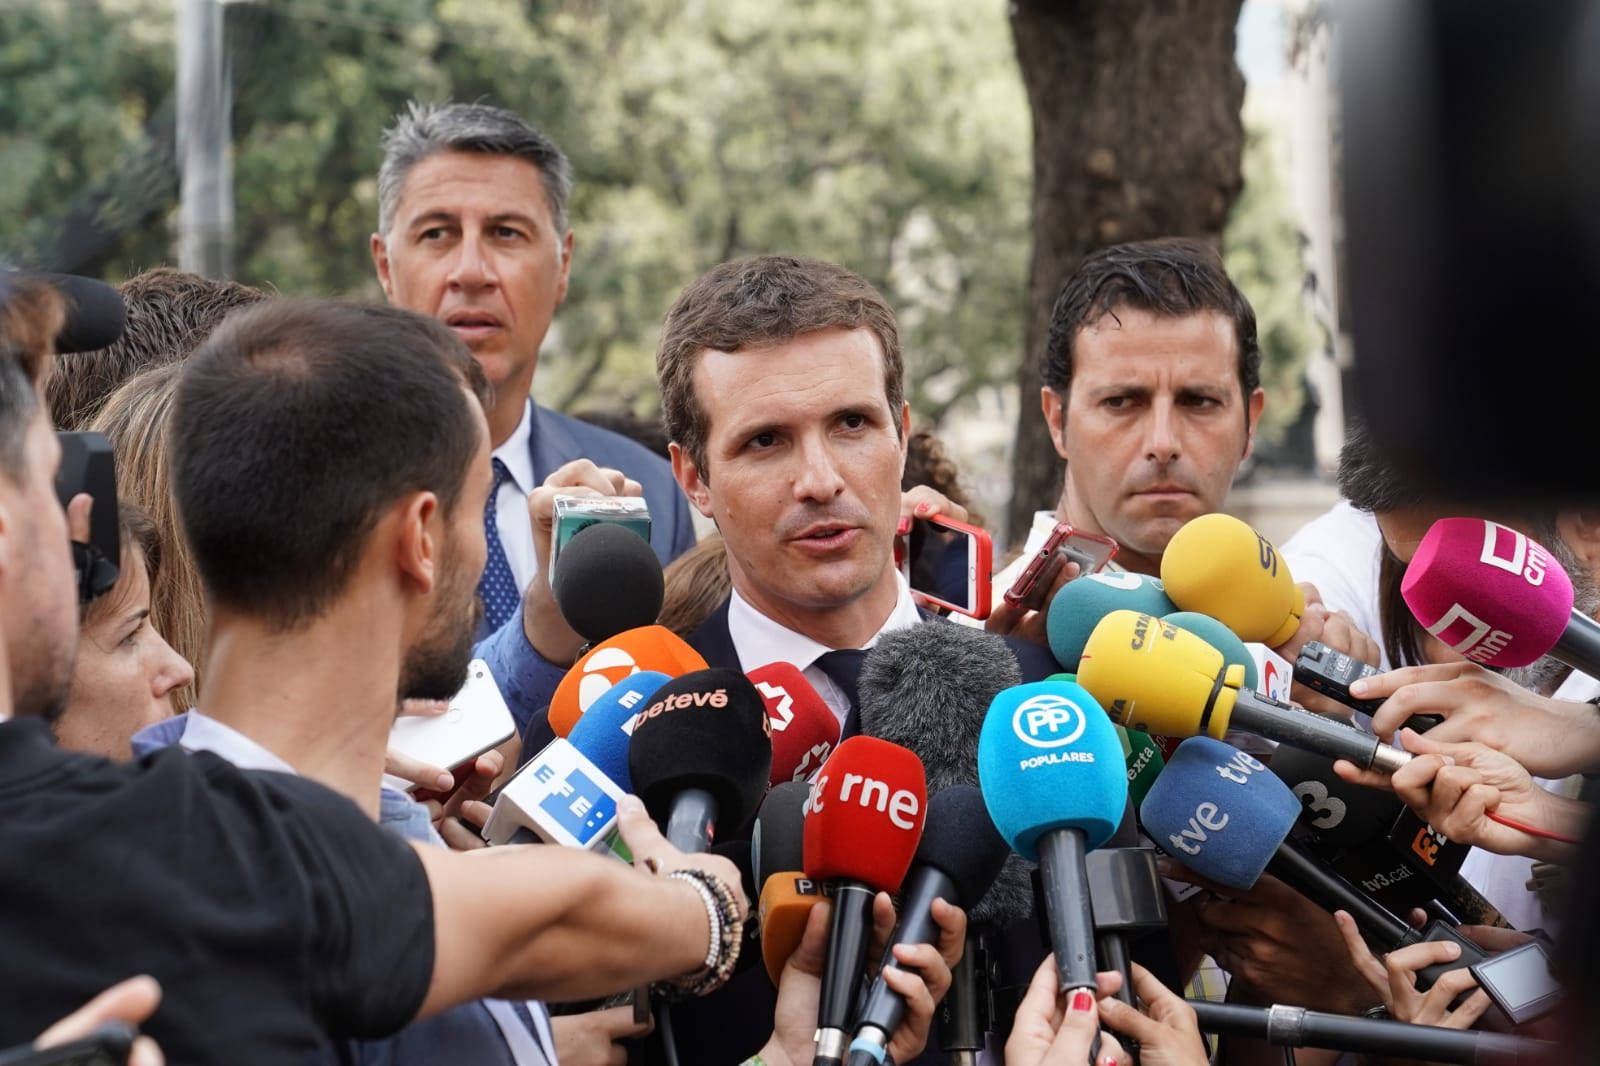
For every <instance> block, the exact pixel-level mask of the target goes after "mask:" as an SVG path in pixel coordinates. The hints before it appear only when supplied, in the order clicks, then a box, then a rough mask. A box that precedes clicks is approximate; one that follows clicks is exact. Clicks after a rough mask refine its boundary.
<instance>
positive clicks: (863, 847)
mask: <svg viewBox="0 0 1600 1066" xmlns="http://www.w3.org/2000/svg"><path fill="white" fill-rule="evenodd" d="M927 806H928V804H927V785H926V783H925V780H924V777H923V771H922V762H921V760H919V759H918V758H917V757H916V755H914V754H913V753H911V752H910V751H907V750H906V749H905V748H902V747H900V746H899V745H897V744H890V743H889V742H888V741H886V740H878V739H876V738H873V737H859V736H858V737H851V738H850V739H848V740H845V741H844V742H842V743H841V744H840V745H839V746H838V747H837V748H836V749H834V752H833V754H832V755H831V756H829V757H828V761H827V762H826V763H823V765H822V769H821V770H820V771H818V773H817V777H816V780H815V781H814V782H812V785H811V796H810V798H809V800H808V801H807V803H806V818H805V872H806V875H807V876H808V877H810V878H811V879H812V880H813V881H818V882H831V883H832V885H833V888H834V894H833V920H832V923H831V924H830V926H829V929H828V962H827V966H826V967H825V968H824V970H823V973H822V989H821V993H820V997H819V1003H818V1009H817V1051H816V1057H815V1059H814V1060H813V1063H814V1066H825V1064H826V1066H839V1064H841V1063H843V1062H844V1055H845V1045H846V1043H847V1042H848V1040H849V1026H850V1022H851V1019H852V1016H853V1012H854V1010H855V1007H856V998H857V995H858V994H859V992H860V989H861V974H862V967H863V965H864V964H865V962H866V953H867V945H868V943H869V941H870V939H871V936H872V900H873V897H874V896H875V895H876V894H877V893H879V892H897V891H899V889H900V884H901V882H902V881H903V880H904V879H905V876H906V871H907V869H909V868H910V866H911V859H912V856H913V855H915V854H916V850H917V845H918V843H920V842H921V839H922V827H923V821H924V819H925V817H926V815H927Z"/></svg>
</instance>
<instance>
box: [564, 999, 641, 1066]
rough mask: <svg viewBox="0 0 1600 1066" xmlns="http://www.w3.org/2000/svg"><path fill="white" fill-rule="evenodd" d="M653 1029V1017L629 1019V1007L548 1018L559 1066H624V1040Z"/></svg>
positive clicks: (625, 1057)
mask: <svg viewBox="0 0 1600 1066" xmlns="http://www.w3.org/2000/svg"><path fill="white" fill-rule="evenodd" d="M655 1027H656V1023H655V1019H654V1018H647V1019H645V1020H644V1021H643V1022H636V1021H634V1020H633V1007H632V1006H626V1007H608V1008H607V1009H605V1010H592V1011H585V1012H584V1013H582V1014H563V1015H560V1016H558V1017H555V1018H551V1019H550V1034H551V1035H552V1036H554V1037H555V1041H556V1061H557V1062H559V1063H561V1066H627V1063H628V1052H627V1049H626V1048H624V1047H623V1046H622V1044H621V1042H622V1041H624V1040H632V1039H633V1038H635V1037H640V1036H644V1035H645V1034H647V1033H649V1032H650V1031H651V1030H652V1029H654V1028H655Z"/></svg>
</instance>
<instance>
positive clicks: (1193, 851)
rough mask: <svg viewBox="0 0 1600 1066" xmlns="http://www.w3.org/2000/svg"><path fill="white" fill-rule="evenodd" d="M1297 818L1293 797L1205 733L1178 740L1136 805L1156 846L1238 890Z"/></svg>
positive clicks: (1256, 875) (1248, 759) (1254, 875)
mask: <svg viewBox="0 0 1600 1066" xmlns="http://www.w3.org/2000/svg"><path fill="white" fill-rule="evenodd" d="M1299 815H1300V801H1299V800H1298V799H1296V798H1295V797H1294V794H1293V793H1292V792H1290V791H1289V786H1287V785H1285V784H1284V783H1283V782H1282V781H1280V780H1278V779H1277V778H1276V777H1274V776H1273V775H1272V772H1271V771H1270V770H1268V769H1267V768H1266V766H1265V764H1263V763H1261V762H1259V761H1257V760H1256V759H1253V758H1251V757H1250V756H1249V755H1246V754H1245V753H1244V752H1242V751H1240V750H1239V749H1237V748H1234V747H1230V746H1229V745H1227V744H1224V743H1223V742H1222V741H1220V740H1213V739H1211V738H1210V737H1190V738H1189V739H1188V740H1186V741H1184V742H1183V743H1182V744H1179V745H1178V750H1177V751H1175V752H1173V753H1172V758H1170V759H1168V760H1167V766H1166V769H1164V770H1163V771H1162V772H1161V776H1160V777H1158V778H1156V783H1155V784H1154V785H1153V786H1151V789H1150V794H1149V795H1148V796H1146V797H1145V798H1144V803H1143V804H1141V805H1140V807H1139V821H1140V822H1141V823H1142V824H1143V826H1144V831H1145V833H1147V834H1148V835H1149V837H1150V839H1151V840H1153V841H1155V843H1156V846H1157V847H1159V848H1160V849H1161V850H1162V851H1164V852H1166V853H1167V854H1168V855H1171V856H1172V857H1173V858H1174V859H1177V860H1178V861H1179V862H1181V863H1183V864H1184V865H1185V866H1187V867H1189V869H1191V870H1193V871H1194V872H1195V873H1197V874H1200V875H1201V876H1202V877H1208V878H1210V879H1211V880H1213V881H1215V882H1217V883H1218V884H1220V885H1226V886H1227V887H1229V888H1236V889H1240V890H1241V891H1242V890H1244V889H1248V888H1250V887H1251V886H1252V885H1254V884H1255V883H1256V879H1257V878H1259V877H1260V876H1261V872H1262V871H1263V870H1265V869H1266V868H1267V862H1268V860H1270V859H1271V858H1272V855H1273V853H1274V852H1276V851H1277V850H1278V845H1279V844H1282V843H1283V841H1284V838H1286V837H1287V836H1288V835H1289V830H1290V829H1291V828H1292V827H1293V826H1294V822H1295V819H1296V818H1297V817H1299Z"/></svg>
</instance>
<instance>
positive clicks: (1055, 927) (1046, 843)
mask: <svg viewBox="0 0 1600 1066" xmlns="http://www.w3.org/2000/svg"><path fill="white" fill-rule="evenodd" d="M1080 580H1082V579H1080ZM1077 583H1078V582H1072V583H1071V584H1069V585H1067V586H1066V588H1071V587H1072V585H1074V584H1077ZM1063 591H1064V590H1063ZM978 783H979V785H980V786H981V787H982V789H983V802H984V804H985V806H987V807H988V808H989V816H990V818H992V819H993V820H994V824H995V828H996V829H998V830H999V831H1000V835H1001V836H1002V837H1004V838H1005V840H1006V842H1007V843H1008V844H1010V845H1011V847H1012V850H1014V851H1015V852H1017V854H1019V855H1021V856H1022V857H1023V858H1024V859H1028V860H1029V861H1037V862H1038V863H1039V866H1040V875H1041V877H1042V878H1043V884H1044V896H1045V911H1046V913H1047V914H1048V916H1049V920H1050V944H1051V946H1052V948H1053V949H1054V950H1055V953H1056V972H1057V974H1058V976H1059V977H1060V980H1061V990H1062V991H1066V990H1068V989H1073V988H1093V987H1094V986H1095V954H1094V913H1093V911H1092V910H1091V909H1090V903H1089V883H1088V877H1087V874H1086V872H1085V867H1084V862H1085V860H1084V856H1085V855H1086V854H1087V853H1088V852H1089V851H1092V850H1093V849H1095V848H1097V847H1099V846H1100V845H1101V844H1104V843H1105V842H1106V841H1107V840H1109V839H1110V838H1111V835H1112V834H1113V833H1115V832H1116V829H1117V824H1118V823H1119V822H1121V821H1122V815H1123V810H1124V808H1125V807H1126V805H1127V802H1128V775H1127V770H1126V768H1125V767H1124V764H1123V758H1122V746H1121V744H1119V743H1118V742H1117V735H1116V731H1115V730H1114V729H1113V728H1112V725H1111V719H1109V718H1107V717H1106V713H1105V711H1104V710H1102V709H1101V707H1100V704H1098V703H1096V702H1095V699H1094V697H1093V696H1091V695H1089V693H1088V692H1087V691H1085V690H1084V689H1083V688H1082V687H1081V686H1080V685H1077V684H1075V683H1074V682H1070V681H1038V682H1035V683H1033V684H1030V685H1018V686H1016V687H1014V688H1008V689H1006V690H1005V691H1003V692H1001V693H1000V694H999V695H998V696H996V697H995V698H994V701H993V702H992V703H990V704H989V712H988V714H987V715H986V716H985V717H984V720H983V731H982V733H980V734H979V736H978Z"/></svg>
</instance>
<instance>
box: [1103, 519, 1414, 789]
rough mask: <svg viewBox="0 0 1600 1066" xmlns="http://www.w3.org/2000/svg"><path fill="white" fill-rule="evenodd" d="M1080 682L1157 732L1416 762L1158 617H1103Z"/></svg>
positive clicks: (1381, 765) (1369, 765) (1361, 762)
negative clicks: (1287, 700) (1255, 680)
mask: <svg viewBox="0 0 1600 1066" xmlns="http://www.w3.org/2000/svg"><path fill="white" fill-rule="evenodd" d="M1184 528H1185V529H1187V528H1188V527H1187V526H1185V527H1184ZM1078 681H1079V683H1081V684H1082V685H1083V687H1084V688H1086V689H1088V690H1089V691H1090V692H1092V693H1094V696H1095V698H1096V699H1098V700H1099V701H1100V703H1101V705H1102V706H1104V707H1105V708H1106V710H1107V712H1108V713H1110V714H1111V715H1112V717H1114V718H1115V719H1117V720H1118V721H1119V722H1121V723H1122V724H1123V725H1129V726H1132V727H1133V728H1135V729H1139V730H1143V731H1146V732H1150V733H1160V734H1164V735H1166V736H1178V737H1189V736H1195V735H1206V736H1211V737H1216V738H1219V739H1220V738H1221V737H1222V735H1223V734H1224V733H1226V732H1227V731H1228V729H1229V728H1230V727H1232V728H1235V729H1240V730H1243V731H1245V732H1247V733H1254V734H1256V735H1257V736H1262V737H1267V738H1268V739H1270V740H1276V741H1278V742H1279V743H1282V744H1288V745H1290V746H1291V747H1297V748H1304V749H1305V750H1306V751H1314V752H1316V753H1318V754H1320V755H1327V756H1329V757H1331V758H1335V759H1348V760H1350V761H1351V762H1353V763H1355V764H1356V765H1357V766H1360V767H1362V768H1363V769H1375V770H1380V771H1383V772H1385V773H1393V772H1394V771H1395V770H1398V769H1399V768H1400V767H1402V766H1404V765H1405V764H1406V763H1407V762H1410V761H1411V754H1410V753H1409V752H1405V751H1401V750H1400V749H1398V748H1391V747H1389V746H1388V745H1386V744H1384V743H1383V742H1382V741H1381V740H1379V739H1378V738H1377V737H1375V736H1373V735H1372V734H1371V733H1363V732H1361V731H1360V730H1359V729H1355V728H1354V727H1352V726H1349V725H1346V724H1344V723H1343V722H1338V721H1335V720H1333V719H1331V718H1324V717H1323V716H1321V715H1317V714H1311V713H1308V712H1306V711H1302V710H1297V709H1295V708H1293V707H1290V706H1289V705H1287V704H1283V703H1279V702H1277V701H1276V700H1273V699H1269V698H1268V697H1266V696H1263V695H1260V694H1259V693H1257V692H1255V691H1253V690H1251V689H1245V688H1241V686H1242V685H1243V684H1244V669H1243V668H1242V667H1240V666H1227V665H1226V663H1225V662H1224V661H1223V658H1222V653H1221V652H1219V651H1217V650H1216V649H1215V648H1213V647H1212V646H1211V645H1209V644H1207V643H1206V642H1205V641H1203V640H1201V639H1200V638H1199V637H1197V636H1195V635H1194V634H1193V633H1189V632H1186V631H1184V630H1181V629H1179V628H1178V627H1177V626H1174V625H1170V624H1168V623H1167V622H1164V621H1162V620H1161V619H1159V618H1153V617H1151V616H1150V615H1142V614H1135V613H1134V612H1132V611H1113V612H1112V613H1111V614H1108V615H1106V616H1105V617H1104V618H1102V619H1101V620H1100V624H1099V625H1097V626H1096V627H1095V630H1094V633H1093V634H1092V635H1091V636H1090V637H1089V643H1088V644H1087V645H1086V646H1085V648H1084V653H1083V658H1082V660H1081V661H1080V662H1079V665H1078Z"/></svg>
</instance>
